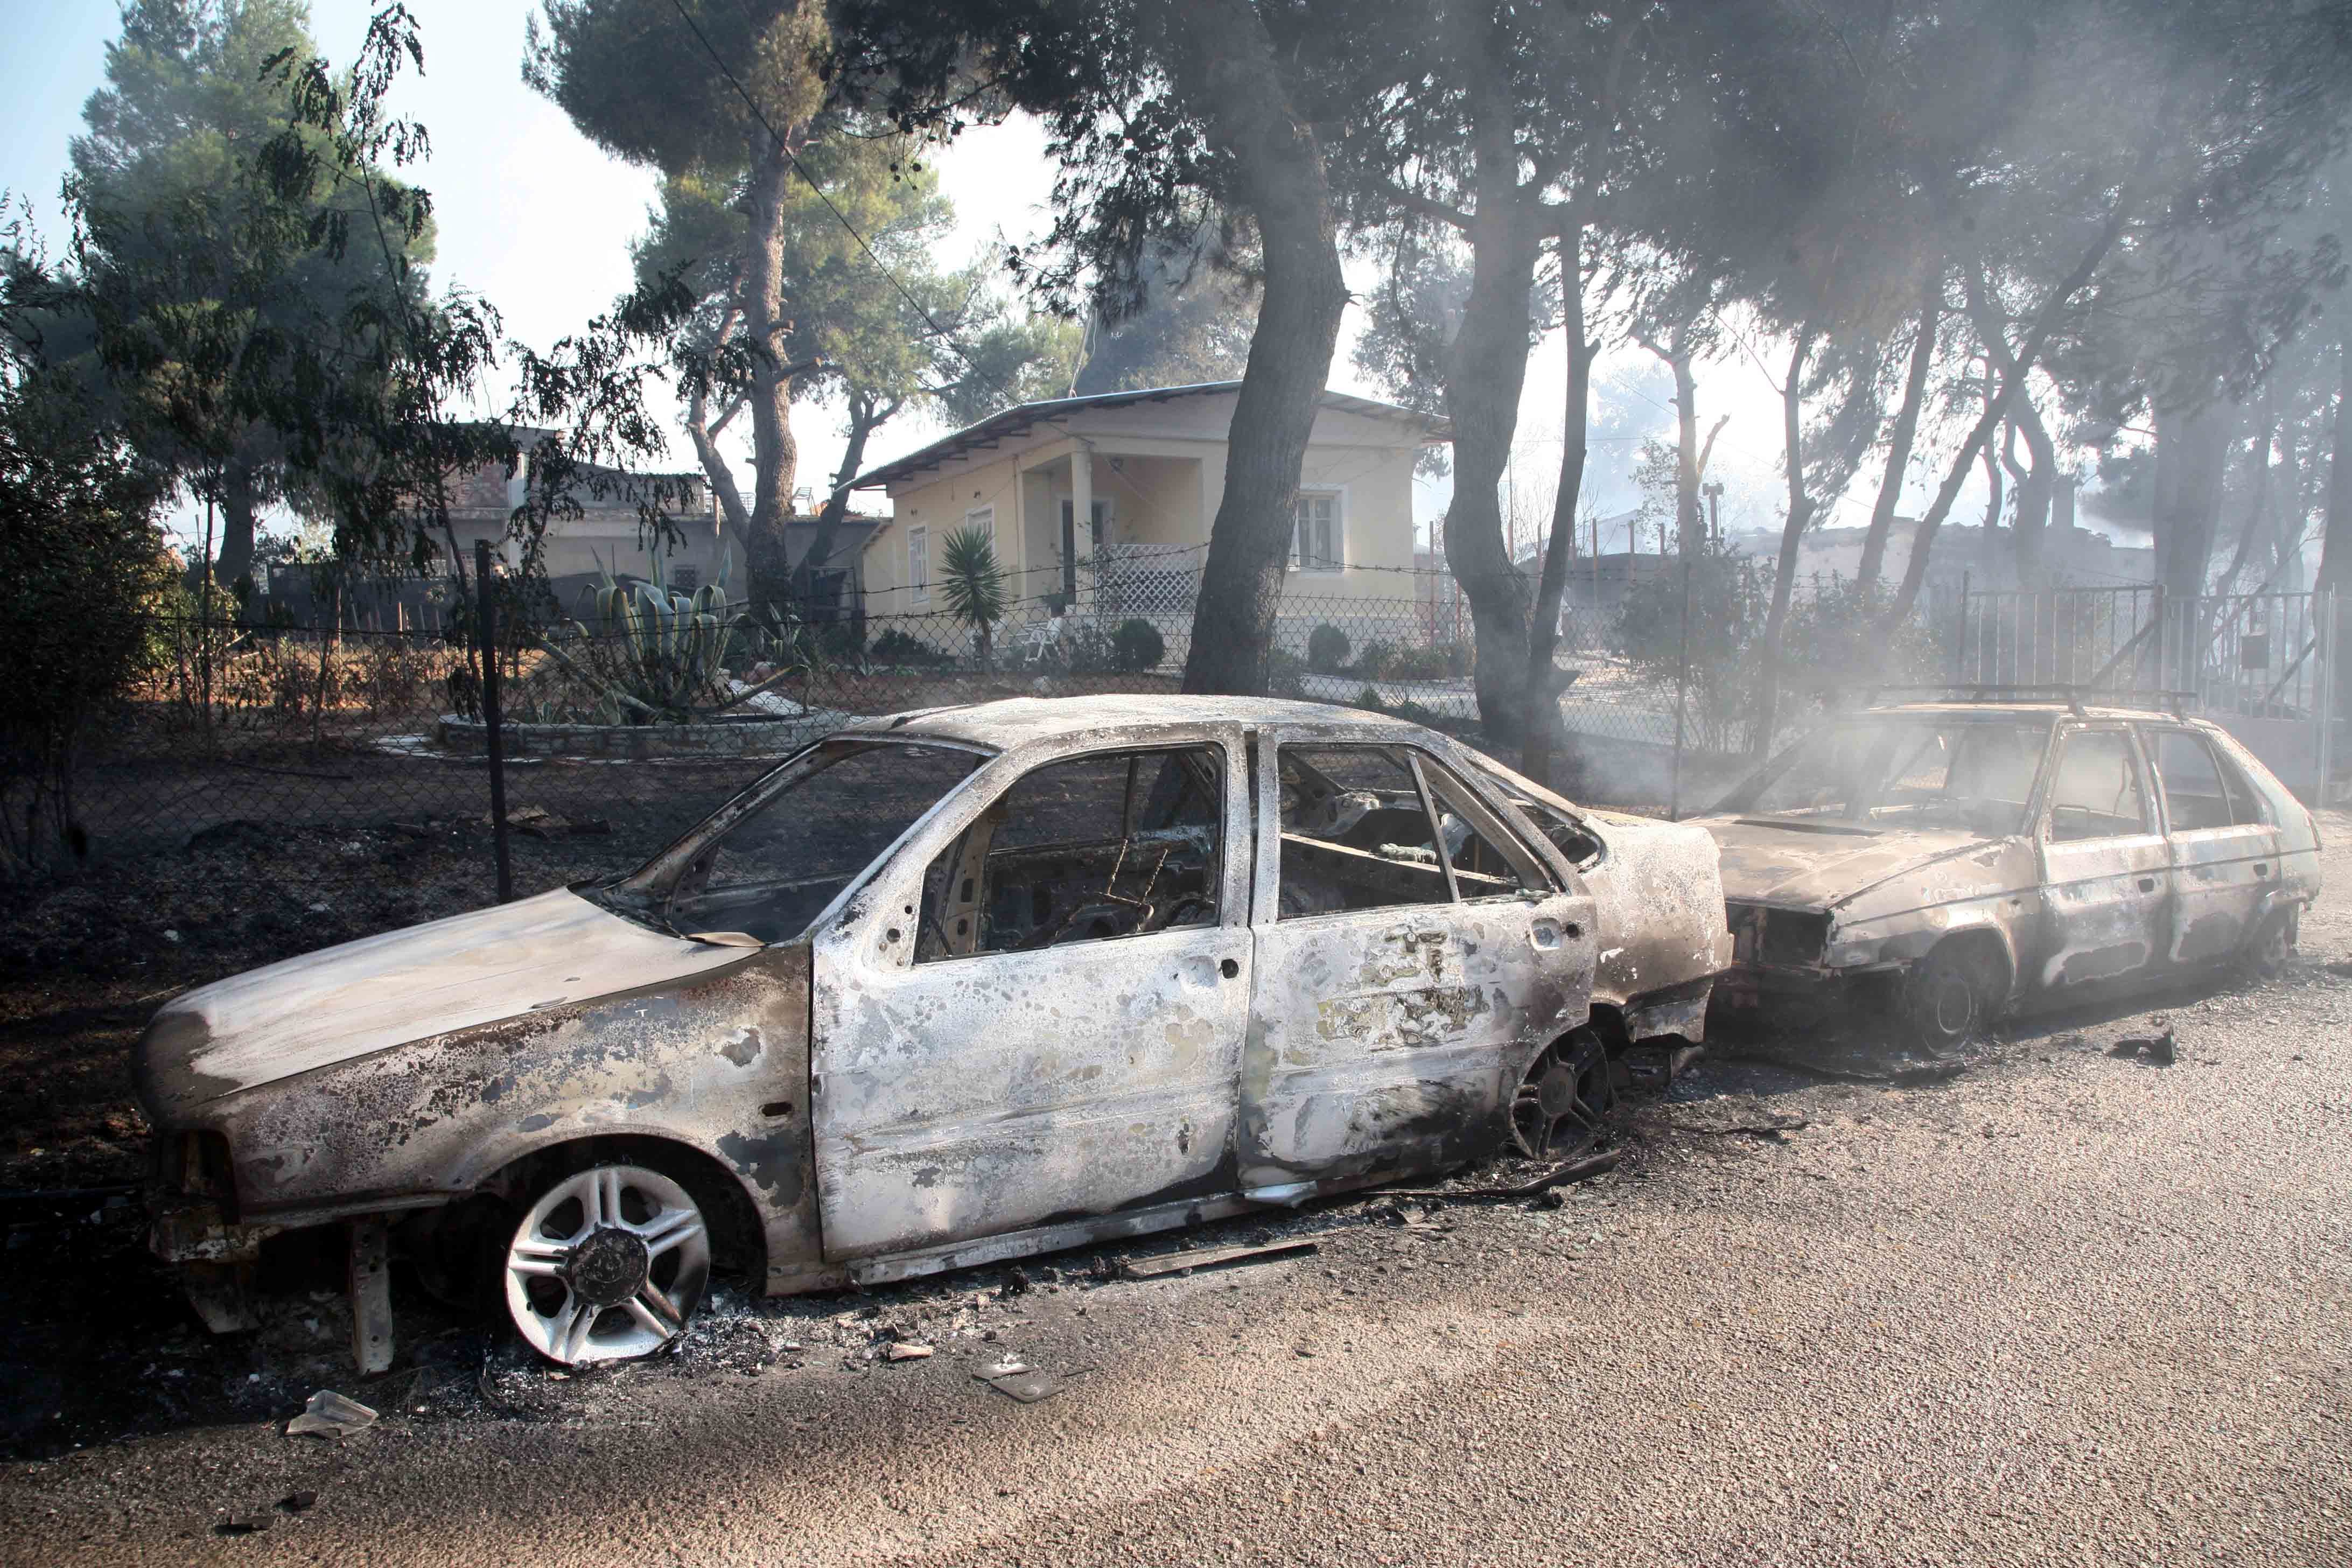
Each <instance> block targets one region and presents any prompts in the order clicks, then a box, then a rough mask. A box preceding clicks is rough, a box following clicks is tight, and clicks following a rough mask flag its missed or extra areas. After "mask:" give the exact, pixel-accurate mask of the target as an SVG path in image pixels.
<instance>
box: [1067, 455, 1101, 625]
mask: <svg viewBox="0 0 2352 1568" xmlns="http://www.w3.org/2000/svg"><path fill="white" fill-rule="evenodd" d="M1094 516H1095V455H1094V451H1093V449H1092V448H1091V447H1088V446H1087V444H1086V443H1085V442H1084V441H1078V442H1076V443H1073V444H1072V446H1071V447H1070V558H1071V559H1072V560H1073V561H1075V562H1076V563H1077V566H1078V605H1080V606H1084V607H1086V608H1087V609H1091V608H1093V607H1094V598H1095V584H1094V570H1093V568H1094V559H1095V531H1094Z"/></svg>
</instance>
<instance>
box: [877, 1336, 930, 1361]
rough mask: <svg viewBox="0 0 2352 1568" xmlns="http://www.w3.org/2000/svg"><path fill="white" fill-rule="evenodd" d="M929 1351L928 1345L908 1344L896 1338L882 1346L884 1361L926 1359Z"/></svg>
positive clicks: (928, 1356)
mask: <svg viewBox="0 0 2352 1568" xmlns="http://www.w3.org/2000/svg"><path fill="white" fill-rule="evenodd" d="M931 1353H932V1352H931V1347H930V1346H929V1345H910V1344H907V1343H905V1342H901V1341H898V1340H893V1341H891V1342H890V1343H888V1344H887V1345H885V1346H883V1347H882V1359H883V1360H884V1361H927V1360H929V1358H930V1356H931Z"/></svg>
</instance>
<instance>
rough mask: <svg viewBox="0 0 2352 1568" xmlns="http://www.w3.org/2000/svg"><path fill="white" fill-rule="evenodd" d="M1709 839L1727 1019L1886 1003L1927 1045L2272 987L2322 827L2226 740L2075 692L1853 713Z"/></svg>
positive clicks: (1802, 744) (1712, 822)
mask: <svg viewBox="0 0 2352 1568" xmlns="http://www.w3.org/2000/svg"><path fill="white" fill-rule="evenodd" d="M1699 825H1700V826H1704V827H1706V829H1707V831H1708V832H1709V833H1711V834H1712V835H1713V836H1714V837H1715V839H1716V841H1717V844H1718V845H1719V846H1721V847H1722V851H1723V863H1722V866H1723V882H1724V892H1725V897H1726V899H1727V923H1728V924H1729V926H1730V928H1731V931H1732V933H1733V937H1734V940H1735V943H1736V946H1735V954H1734V956H1735V965H1736V966H1735V968H1734V969H1733V971H1732V973H1730V974H1729V975H1727V977H1726V979H1725V981H1724V983H1723V984H1721V985H1719V986H1718V987H1717V1001H1718V1003H1719V1004H1720V1005H1726V1006H1730V1007H1741V1006H1748V1007H1754V1006H1759V1005H1760V1006H1762V1007H1764V1008H1766V1009H1767V1010H1771V1009H1779V1010H1781V1011H1783V1012H1786V1013H1790V1014H1798V1015H1801V1014H1803V1013H1805V1012H1807V1011H1809V1010H1811V1009H1813V1008H1819V1007H1825V1006H1830V1005H1845V1004H1847V1003H1850V1002H1858V1001H1860V1002H1866V1001H1875V1002H1878V1003H1880V1004H1883V1005H1885V1006H1887V1007H1888V1008H1890V1009H1891V1010H1892V1011H1893V1012H1894V1013H1895V1015H1896V1016H1898V1017H1899V1018H1900V1020H1901V1021H1902V1022H1903V1024H1904V1025H1905V1026H1906V1028H1907V1031H1908V1033H1909V1034H1910V1035H1911V1037H1913V1039H1914V1040H1915V1041H1916V1043H1918V1044H1920V1045H1923V1046H1926V1047H1929V1048H1937V1047H1948V1046H1951V1045H1954V1044H1958V1043H1959V1042H1961V1041H1964V1040H1966V1039H1967V1038H1968V1037H1969V1036H1971V1035H1972V1034H1974V1033H1975V1032H1976V1031H1977V1030H1979V1028H1980V1027H1981V1026H1983V1025H1984V1024H1985V1023H1986V1022H1987V1021H1989V1020H1990V1018H1991V1017H1992V1016H1996V1015H1997V1014H1998V1013H2000V1011H2001V1010H2002V1009H2004V1008H2006V1007H2009V1006H2011V1005H2018V1004H2023V1003H2030V1002H2032V1001H2035V1000H2039V999H2049V998H2056V997H2061V996H2067V995H2080V994H2084V992H2085V990H2087V989H2089V988H2092V987H2114V986H2117V985H2128V984H2139V983H2145V982H2147V981H2148V980H2150V979H2154V978H2158V977H2161V976H2162V975H2165V974H2167V973H2179V972H2181V971H2185V970H2194V969H2196V968H2199V967H2200V966H2209V965H2216V964H2222V963H2231V962H2239V963H2247V964H2249V965H2251V966H2252V967H2254V968H2255V969H2257V970H2262V971H2267V970H2270V969H2273V968H2274V967H2275V966H2276V965H2277V964H2278V963H2281V962H2282V961H2284V958H2285V956H2286V955H2287V954H2288V953H2290V952H2292V951H2293V950H2294V942H2295V937H2296V927H2297V922H2298V920H2299V917H2300V914H2301V911H2302V910H2303V908H2304V907H2305V905H2307V904H2308V903H2309V902H2310V901H2311V900H2312V899H2313V898H2314V897H2315V895H2316V894H2317V893H2318V890H2319V833H2318V827H2317V825H2316V823H2315V821H2314V820H2313V818H2312V816H2311V813H2310V812H2308V811H2307V810H2305V808H2304V806H2303V805H2302V804H2301V803H2300V802H2298V801H2297V800H2296V799H2295V798H2294V795H2292V794H2291V793H2289V792H2288V790H2287V789H2286V788H2285V786H2284V785H2283V784H2280V783H2279V782H2278V780H2277V779H2275V778H2274V777H2273V776H2272V775H2271V773H2269V772H2268V771H2267V770H2266V769H2264V768H2263V765H2262V763H2259V762H2257V761H2256V760H2255V759H2254V758H2253V756H2252V754H2251V753H2249V752H2247V751H2246V750H2245V749H2244V748H2243V747H2242V746H2241V745H2239V744H2238V742H2236V741H2235V740H2234V739H2233V738H2231V736H2230V734H2229V733H2228V732H2227V731H2223V730H2221V728H2220V727H2219V726H2217V725H2213V724H2210V723H2207V722H2204V721H2200V720H2195V719H2190V718H2185V717H2183V716H2181V715H2180V714H2179V713H2177V712H2170V711H2158V710H2142V709H2133V708H2112V707H2094V706H2085V702H2084V699H2083V698H2082V697H2079V696H2069V697H2067V698H2066V699H2065V700H2058V701H2037V700H2014V699H2012V700H1969V701H1958V702H1917V703H1906V704H1903V705H1899V706H1892V707H1883V708H1875V709H1870V710H1864V711H1861V712H1858V713H1854V714H1851V715H1848V716H1847V717H1844V718H1842V719H1839V720H1837V721H1833V722H1832V723H1830V724H1828V725H1826V726H1824V727H1823V728H1822V729H1820V730H1818V731H1814V732H1813V733H1811V734H1809V735H1807V736H1806V737H1805V738H1803V739H1802V740H1801V741H1799V742H1796V743H1795V744H1794V745H1792V746H1790V748H1789V749H1788V750H1787V751H1785V752H1782V753H1781V754H1780V756H1779V757H1778V758H1776V759H1774V761H1773V762H1771V763H1769V764H1768V765H1767V766H1766V767H1764V768H1763V769H1762V770H1761V771H1760V772H1759V773H1757V774H1755V775H1754V776H1753V777H1752V778H1750V779H1749V780H1748V781H1747V782H1746V783H1745V784H1741V785H1740V786H1739V787H1738V788H1737V789H1735V790H1734V791H1733V792H1732V794H1731V795H1729V796H1728V797H1727V799H1726V800H1725V801H1724V802H1723V804H1722V805H1720V806H1718V808H1717V815H1715V816H1709V817H1706V818H1702V819H1700V822H1699Z"/></svg>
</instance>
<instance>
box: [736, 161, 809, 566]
mask: <svg viewBox="0 0 2352 1568" xmlns="http://www.w3.org/2000/svg"><path fill="white" fill-rule="evenodd" d="M793 178H794V175H793V166H792V162H791V160H790V159H788V158H786V157H785V156H784V149H783V148H782V147H781V146H779V145H777V144H776V142H775V141H774V140H773V139H772V138H771V137H770V136H769V135H768V134H767V132H765V131H764V130H763V131H761V132H759V133H758V134H757V136H755V138H754V139H753V149H752V157H751V180H750V183H749V189H748V191H747V193H746V197H747V201H746V205H748V206H749V207H750V209H751V234H750V236H749V237H748V238H747V240H746V243H747V245H748V246H749V247H750V249H749V252H748V255H749V258H750V261H751V267H750V269H749V276H748V277H747V278H746V279H744V283H745V287H744V289H743V326H744V330H745V331H746V332H748V333H749V334H750V336H751V342H752V344H753V346H754V347H755V348H757V349H759V350H762V351H764V352H761V353H755V354H754V355H753V356H752V361H751V531H750V533H749V534H748V535H747V536H746V540H745V543H746V546H747V548H748V549H749V550H750V551H751V552H753V553H755V554H758V555H761V556H763V557H766V558H769V559H772V560H773V561H775V562H778V563H781V562H782V560H783V558H784V552H783V549H782V545H783V538H784V523H785V520H786V519H788V518H789V517H791V516H792V510H793V479H794V478H795V476H796V475H797V472H798V469H799V467H800V447H799V444H798V443H797V442H795V441H794V440H793V378H794V376H795V375H796V374H797V368H796V367H794V366H793V365H792V364H790V363H787V361H786V359H785V345H784V342H783V336H784V334H785V332H786V331H789V330H790V329H791V326H792V322H791V321H789V320H788V319H787V318H786V317H785V315H784V236H783V226H784V195H785V192H786V191H787V190H789V189H790V188H791V184H792V181H793Z"/></svg>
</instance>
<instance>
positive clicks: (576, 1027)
mask: <svg viewBox="0 0 2352 1568" xmlns="http://www.w3.org/2000/svg"><path fill="white" fill-rule="evenodd" d="M595 912H596V913H597V914H598V916H599V918H601V919H603V920H606V921H612V922H613V923H614V924H615V925H619V924H622V923H623V922H622V921H619V920H618V919H617V917H614V916H611V915H606V914H604V913H603V912H602V911H601V910H599V911H595ZM710 951H711V952H715V953H718V954H719V955H720V963H722V964H723V965H725V967H723V968H720V969H718V970H715V971H706V972H705V973H700V974H698V975H695V976H692V977H690V978H688V980H686V981H685V982H684V983H682V984H677V985H673V986H658V987H651V988H643V989H638V990H634V991H629V992H624V993H621V994H604V995H597V996H593V997H591V998H587V999H583V1000H576V1001H563V1000H555V999H554V998H550V1000H551V1003H552V1005H549V1006H545V1007H542V1008H540V1009H538V1010H526V1011H525V1012H523V1013H522V1014H521V1015H520V1016H509V1017H506V1018H502V1019H499V1020H498V1021H495V1022H490V1023H485V1024H481V1025H478V1026H473V1027H470V1028H465V1029H458V1030H454V1031H451V1032H448V1033H446V1034H442V1035H437V1036H434V1037H430V1038H426V1039H421V1040H415V1041H411V1042H408V1043H405V1044H402V1045H396V1046H393V1047H388V1048H385V1049H381V1050H378V1051H375V1052H373V1053H372V1054H370V1055H366V1056H362V1057H359V1058H352V1059H349V1060H344V1061H340V1062H336V1063H333V1064H331V1065H328V1066H325V1067H321V1068H315V1069H313V1070H312V1071H311V1072H310V1074H309V1075H308V1076H306V1077H305V1078H304V1079H302V1080H301V1083H300V1089H299V1092H287V1091H283V1090H281V1089H276V1088H274V1087H271V1086H264V1087H261V1088H258V1089H252V1090H247V1091H244V1092H239V1093H233V1094H229V1095H226V1096H224V1097H222V1098H219V1099H216V1100H210V1101H208V1102H205V1104H203V1105H202V1107H201V1108H200V1109H199V1110H196V1111H194V1113H183V1115H182V1121H181V1125H183V1126H188V1127H203V1128H206V1129H213V1130H217V1131H220V1132H222V1133H224V1134H225V1135H226V1137H227V1139H228V1142H229V1146H230V1148H231V1149H232V1150H233V1151H234V1158H235V1173H236V1191H237V1193H238V1194H239V1198H240V1203H241V1217H243V1218H244V1219H246V1220H247V1221H249V1222H259V1223H268V1222H272V1221H277V1222H278V1223H301V1224H316V1223H319V1222H320V1221H321V1220H324V1219H327V1218H330V1217H333V1216H337V1215H346V1214H352V1213H364V1212H370V1211H382V1210H385V1209H391V1208H398V1207H403V1206H415V1205H423V1204H431V1203H436V1202H441V1201H444V1200H446V1198H447V1197H448V1196H450V1195H452V1194H457V1193H463V1192H467V1191H470V1190H472V1189H473V1188H475V1187H476V1186H477V1185H478V1184H480V1183H482V1182H483V1181H485V1180H487V1179H488V1178H489V1177H490V1176H492V1175H493V1174H494V1173H497V1172H498V1171H499V1170H500V1169H501V1168H503V1167H504V1166H506V1165H508V1164H509V1163H512V1162H513V1161H515V1160H517V1159H519V1158H520V1157H522V1156H523V1155H526V1154H529V1153H531V1152H535V1151H537V1150H541V1149H545V1148H549V1147H552V1146H554V1145H556V1144H559V1143H563V1142H571V1141H573V1140H577V1139H581V1138H587V1137H595V1136H611V1135H635V1136H643V1137H650V1138H658V1139H664V1140H667V1141H669V1142H676V1143H679V1144H682V1145H684V1146H686V1147H688V1148H689V1149H692V1150H695V1151H698V1152H702V1153H704V1154H707V1155H709V1157H710V1158H711V1159H713V1160H714V1161H716V1162H717V1163H719V1166H720V1167H722V1168H723V1169H725V1170H727V1171H728V1172H729V1173H731V1174H732V1175H733V1176H734V1178H735V1179H736V1180H738V1181H739V1182H740V1184H741V1185H742V1187H743V1189H744V1191H745V1192H746V1194H747V1195H748V1196H750V1197H751V1200H752V1202H753V1204H754V1206H755V1208H756V1209H757V1210H758V1212H759V1214H760V1215H761V1223H762V1226H763V1228H764V1229H765V1231H766V1235H767V1245H768V1256H769V1262H770V1266H771V1268H788V1267H790V1266H793V1265H794V1264H805V1263H806V1262H809V1261H811V1260H813V1259H814V1258H815V1257H816V1253H817V1247H816V1241H815V1210H814V1182H813V1180H812V1172H811V1168H810V1155H809V1150H808V1142H807V1138H808V1135H807V1121H806V1117H805V1114H804V1110H803V1108H804V1104H805V1100H806V1085H807V1070H808V1069H807V1017H808V1014H807V1005H808V1004H807V996H808V980H807V966H808V949H807V947H806V946H805V945H804V944H794V945H793V946H791V947H786V948H775V949H769V950H765V951H761V950H750V951H747V950H744V949H740V948H715V949H711V950H710ZM393 973H394V974H395V975H397V974H398V973H399V972H398V971H397V970H394V971H393ZM562 975H578V976H579V977H580V978H579V979H578V980H577V981H576V982H574V984H578V985H580V986H583V987H586V986H589V985H591V984H594V983H595V982H597V981H609V979H610V978H611V976H610V974H609V973H600V972H599V971H597V970H596V969H594V968H593V967H592V966H590V965H588V964H585V963H579V962H577V961H576V959H575V960H574V961H572V962H569V963H565V964H564V965H563V966H562V974H561V975H558V976H553V977H543V978H555V979H558V980H560V979H561V978H562ZM540 989H542V990H546V989H550V987H549V986H547V985H545V984H542V985H541V987H540ZM777 1106H788V1107H790V1110H789V1111H786V1112H784V1113H782V1114H772V1113H771V1111H770V1108H773V1107H777Z"/></svg>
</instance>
